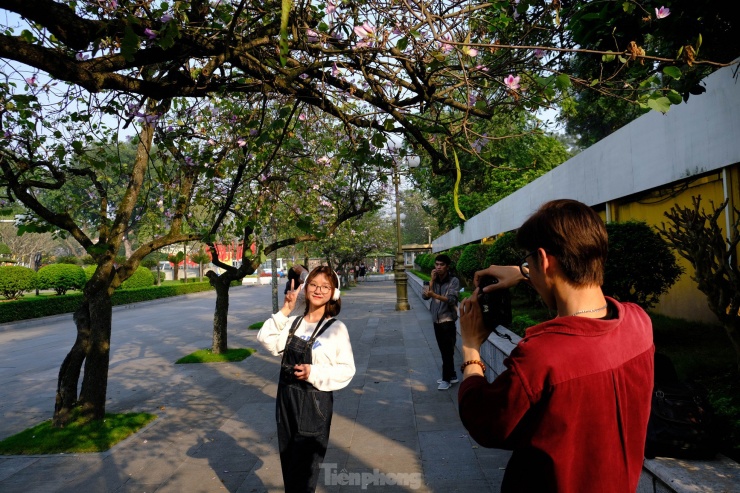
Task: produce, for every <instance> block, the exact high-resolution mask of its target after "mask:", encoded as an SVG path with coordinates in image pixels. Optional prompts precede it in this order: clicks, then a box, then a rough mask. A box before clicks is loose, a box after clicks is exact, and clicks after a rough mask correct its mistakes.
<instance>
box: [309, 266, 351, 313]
mask: <svg viewBox="0 0 740 493" xmlns="http://www.w3.org/2000/svg"><path fill="white" fill-rule="evenodd" d="M319 274H324V275H325V276H326V277H327V279H329V282H330V283H331V287H332V290H331V296H329V302H328V303H327V304H326V314H327V315H328V316H330V317H336V316H337V315H339V312H340V311H342V299H341V298H339V299H338V300H333V299H332V298H333V297H334V290H336V289H339V276H337V273H336V272H334V270H333V269H332V268H331V267H329V266H328V265H320V266H318V267H316V268H315V269H314V270H312V271H311V273H310V274H309V275H308V277H307V278H306V284H305V285H306V286H308V285H309V284H311V281H313V280H314V278H315V277H316V276H318V275H319ZM303 315H308V296H306V311H305V312H304V313H303Z"/></svg>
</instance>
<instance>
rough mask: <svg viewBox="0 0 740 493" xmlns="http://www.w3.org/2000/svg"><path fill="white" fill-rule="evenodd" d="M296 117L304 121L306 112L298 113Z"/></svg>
mask: <svg viewBox="0 0 740 493" xmlns="http://www.w3.org/2000/svg"><path fill="white" fill-rule="evenodd" d="M298 119H299V120H300V121H302V122H305V121H306V114H305V113H301V114H300V115H298Z"/></svg>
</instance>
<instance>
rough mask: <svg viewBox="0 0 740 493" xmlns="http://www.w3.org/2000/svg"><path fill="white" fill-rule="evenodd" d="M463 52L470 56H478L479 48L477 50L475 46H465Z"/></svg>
mask: <svg viewBox="0 0 740 493" xmlns="http://www.w3.org/2000/svg"><path fill="white" fill-rule="evenodd" d="M462 52H463V53H464V54H466V55H468V56H469V57H474V56H478V50H476V49H475V48H471V47H470V46H463V48H462Z"/></svg>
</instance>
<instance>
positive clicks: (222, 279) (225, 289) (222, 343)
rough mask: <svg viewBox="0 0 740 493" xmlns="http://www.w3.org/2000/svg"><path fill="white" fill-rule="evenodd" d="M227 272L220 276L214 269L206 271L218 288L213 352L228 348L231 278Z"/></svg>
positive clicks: (221, 352)
mask: <svg viewBox="0 0 740 493" xmlns="http://www.w3.org/2000/svg"><path fill="white" fill-rule="evenodd" d="M226 274H227V272H224V273H223V274H221V275H220V276H219V275H218V274H216V273H215V272H213V271H208V272H207V273H206V276H207V277H208V280H209V281H210V283H211V286H213V287H214V288H216V310H215V312H214V313H213V343H212V344H211V351H213V354H223V353H225V352H226V350H227V349H228V331H227V329H228V325H227V318H228V316H229V288H230V287H231V278H230V276H227V275H226Z"/></svg>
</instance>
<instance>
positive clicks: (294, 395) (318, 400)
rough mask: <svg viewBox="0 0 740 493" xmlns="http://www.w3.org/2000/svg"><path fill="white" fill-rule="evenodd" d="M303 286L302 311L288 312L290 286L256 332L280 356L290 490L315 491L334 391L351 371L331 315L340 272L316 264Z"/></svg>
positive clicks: (283, 453)
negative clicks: (281, 305) (301, 312)
mask: <svg viewBox="0 0 740 493" xmlns="http://www.w3.org/2000/svg"><path fill="white" fill-rule="evenodd" d="M301 289H303V290H304V291H305V297H306V308H305V311H304V313H303V315H300V316H290V313H291V312H292V311H293V309H294V308H295V303H296V299H297V297H298V289H292V290H290V291H288V293H287V294H286V295H285V302H284V304H283V307H282V308H281V309H280V311H278V312H277V313H275V314H274V315H273V316H272V317H271V318H269V319H268V320H267V321H266V322H265V323H264V324H263V325H262V328H261V329H260V331H259V333H258V334H257V340H259V341H260V343H262V345H263V346H264V347H265V348H266V349H267V350H268V351H270V353H271V354H272V355H274V356H278V355H281V356H282V361H281V371H280V378H279V382H278V389H277V399H276V407H277V412H276V416H277V430H278V446H279V450H280V465H281V467H282V473H283V482H284V485H285V491H286V492H288V493H294V492H295V493H297V492H301V493H304V492H312V491H315V489H316V485H317V483H318V479H319V465H320V464H321V462H322V461H323V460H324V456H325V455H326V448H327V445H328V443H329V430H330V428H331V420H332V410H333V403H334V396H333V392H334V391H335V390H339V389H342V388H344V387H346V386H347V385H349V383H350V381H351V380H352V377H353V376H354V374H355V360H354V355H353V354H352V345H351V344H350V339H349V332H348V331H347V327H346V326H345V325H344V324H343V323H342V322H340V321H339V320H337V319H336V318H335V317H336V316H337V315H339V312H340V310H341V308H342V302H341V299H340V291H339V277H338V276H337V274H336V273H335V272H334V271H333V270H332V269H331V268H330V267H328V266H320V267H316V268H315V269H314V270H312V271H311V273H310V274H309V275H308V277H307V278H306V281H305V283H304V284H303V285H302V288H301Z"/></svg>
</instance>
